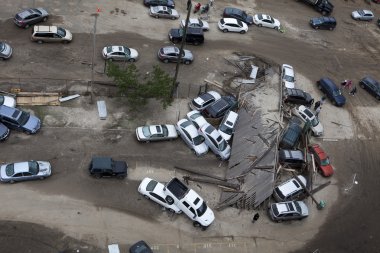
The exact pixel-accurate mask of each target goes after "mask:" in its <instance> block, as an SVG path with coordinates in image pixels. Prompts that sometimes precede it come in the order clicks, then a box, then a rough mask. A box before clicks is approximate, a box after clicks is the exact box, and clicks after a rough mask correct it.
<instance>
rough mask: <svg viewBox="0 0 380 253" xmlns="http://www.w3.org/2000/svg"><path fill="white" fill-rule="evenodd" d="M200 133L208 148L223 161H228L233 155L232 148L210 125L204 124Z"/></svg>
mask: <svg viewBox="0 0 380 253" xmlns="http://www.w3.org/2000/svg"><path fill="white" fill-rule="evenodd" d="M199 133H200V134H201V135H202V136H203V137H204V138H205V141H206V144H207V146H209V147H210V149H211V150H212V151H213V152H214V153H215V155H216V156H217V157H219V158H220V159H222V160H228V159H229V158H230V155H231V147H230V145H228V143H227V141H226V140H225V139H223V137H222V136H221V135H220V133H219V132H218V131H217V130H216V129H215V128H214V127H213V126H211V125H210V124H209V123H206V124H204V125H203V126H202V127H201V128H200V129H199Z"/></svg>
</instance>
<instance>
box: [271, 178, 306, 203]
mask: <svg viewBox="0 0 380 253" xmlns="http://www.w3.org/2000/svg"><path fill="white" fill-rule="evenodd" d="M297 178H298V180H299V181H301V182H302V183H303V184H304V185H305V186H306V183H307V181H306V178H305V177H304V176H301V175H299V176H297ZM298 180H297V179H295V178H291V179H289V180H288V181H286V182H284V183H282V184H280V185H279V186H277V187H276V188H274V191H273V197H274V198H275V200H276V201H278V202H283V201H289V200H292V199H294V198H296V197H298V196H299V195H300V194H302V193H304V189H303V187H302V185H301V184H300V183H299V181H298Z"/></svg>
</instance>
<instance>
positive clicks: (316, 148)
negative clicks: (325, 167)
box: [311, 144, 328, 160]
mask: <svg viewBox="0 0 380 253" xmlns="http://www.w3.org/2000/svg"><path fill="white" fill-rule="evenodd" d="M311 146H312V148H313V150H314V151H315V153H317V154H318V156H319V158H320V159H322V160H323V159H326V158H327V157H328V156H327V154H326V152H325V151H324V150H323V149H322V148H321V146H319V145H318V144H313V145H311Z"/></svg>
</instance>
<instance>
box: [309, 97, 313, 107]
mask: <svg viewBox="0 0 380 253" xmlns="http://www.w3.org/2000/svg"><path fill="white" fill-rule="evenodd" d="M313 104H314V98H313V99H312V100H311V101H310V106H309V107H311V106H312V105H313Z"/></svg>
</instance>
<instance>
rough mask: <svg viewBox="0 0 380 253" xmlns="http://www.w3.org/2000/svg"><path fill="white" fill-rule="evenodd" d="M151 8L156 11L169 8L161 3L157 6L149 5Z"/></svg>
mask: <svg viewBox="0 0 380 253" xmlns="http://www.w3.org/2000/svg"><path fill="white" fill-rule="evenodd" d="M151 8H153V9H154V10H157V11H163V10H165V11H166V10H167V9H169V8H168V7H167V6H161V5H159V6H151Z"/></svg>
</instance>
